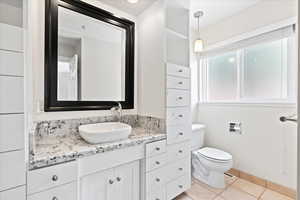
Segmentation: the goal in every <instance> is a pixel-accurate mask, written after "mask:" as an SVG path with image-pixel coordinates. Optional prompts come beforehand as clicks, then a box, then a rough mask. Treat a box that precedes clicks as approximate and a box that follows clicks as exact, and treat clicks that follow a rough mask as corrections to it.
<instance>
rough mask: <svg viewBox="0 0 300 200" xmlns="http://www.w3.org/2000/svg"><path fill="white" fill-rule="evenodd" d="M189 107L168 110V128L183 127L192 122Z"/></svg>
mask: <svg viewBox="0 0 300 200" xmlns="http://www.w3.org/2000/svg"><path fill="white" fill-rule="evenodd" d="M190 115H191V112H190V108H189V107H183V108H167V126H172V125H183V124H186V123H187V122H189V121H190V118H191V116H190Z"/></svg>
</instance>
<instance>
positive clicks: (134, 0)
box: [127, 0, 139, 3]
mask: <svg viewBox="0 0 300 200" xmlns="http://www.w3.org/2000/svg"><path fill="white" fill-rule="evenodd" d="M127 1H128V2H129V3H137V2H139V0H127Z"/></svg>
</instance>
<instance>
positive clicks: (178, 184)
mask: <svg viewBox="0 0 300 200" xmlns="http://www.w3.org/2000/svg"><path fill="white" fill-rule="evenodd" d="M189 176H190V175H188V174H187V175H184V176H182V177H180V178H178V179H177V180H174V181H172V182H170V183H168V184H167V199H173V198H175V197H176V196H178V195H179V194H181V193H183V192H184V191H186V190H187V189H189V188H190V187H191V179H190V177H189Z"/></svg>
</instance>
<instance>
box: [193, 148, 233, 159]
mask: <svg viewBox="0 0 300 200" xmlns="http://www.w3.org/2000/svg"><path fill="white" fill-rule="evenodd" d="M193 154H195V155H197V156H201V157H204V158H205V159H207V160H210V161H213V162H230V161H231V160H232V155H230V154H229V153H227V152H224V151H221V150H219V149H215V148H209V147H205V148H202V149H199V150H196V151H194V152H193Z"/></svg>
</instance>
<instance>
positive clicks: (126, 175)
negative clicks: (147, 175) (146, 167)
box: [108, 162, 140, 200]
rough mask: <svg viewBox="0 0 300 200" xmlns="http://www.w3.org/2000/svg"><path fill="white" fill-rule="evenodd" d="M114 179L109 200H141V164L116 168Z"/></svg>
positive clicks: (134, 163)
mask: <svg viewBox="0 0 300 200" xmlns="http://www.w3.org/2000/svg"><path fill="white" fill-rule="evenodd" d="M114 177H115V182H114V183H113V184H112V185H111V186H112V187H109V192H108V196H109V198H108V200H117V199H122V200H139V190H140V188H139V162H133V163H130V164H126V165H122V166H120V167H117V168H115V170H114Z"/></svg>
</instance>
